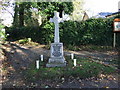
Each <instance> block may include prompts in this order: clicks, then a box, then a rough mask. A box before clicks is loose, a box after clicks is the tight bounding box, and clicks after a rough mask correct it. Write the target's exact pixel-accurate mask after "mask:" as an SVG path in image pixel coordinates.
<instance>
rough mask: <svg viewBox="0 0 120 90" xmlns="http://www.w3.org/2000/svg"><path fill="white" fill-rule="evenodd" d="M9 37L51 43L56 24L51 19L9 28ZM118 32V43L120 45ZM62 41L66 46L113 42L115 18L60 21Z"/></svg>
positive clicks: (109, 43) (110, 44) (108, 43)
mask: <svg viewBox="0 0 120 90" xmlns="http://www.w3.org/2000/svg"><path fill="white" fill-rule="evenodd" d="M7 33H9V34H10V35H9V37H8V39H10V38H11V39H14V40H18V39H22V38H31V39H32V41H35V42H38V43H41V44H50V43H52V42H53V40H54V24H53V23H50V22H49V21H47V22H45V23H43V24H42V25H41V26H39V27H11V28H8V30H7ZM118 38H119V33H117V45H120V40H119V39H118ZM60 41H61V42H63V43H64V44H65V46H69V45H72V46H80V45H88V44H90V45H106V46H112V43H113V19H101V18H99V19H89V20H86V21H81V22H77V21H65V22H64V23H60Z"/></svg>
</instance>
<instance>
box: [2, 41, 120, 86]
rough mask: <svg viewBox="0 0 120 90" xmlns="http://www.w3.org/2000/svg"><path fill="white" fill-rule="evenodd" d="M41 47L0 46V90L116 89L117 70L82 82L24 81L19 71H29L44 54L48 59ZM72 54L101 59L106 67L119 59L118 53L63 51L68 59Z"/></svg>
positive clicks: (46, 51)
mask: <svg viewBox="0 0 120 90" xmlns="http://www.w3.org/2000/svg"><path fill="white" fill-rule="evenodd" d="M43 47H44V45H37V46H36V45H20V44H17V43H15V42H10V43H7V44H4V45H2V46H1V49H2V51H0V52H1V53H0V63H1V65H0V71H1V77H0V85H1V86H2V88H14V87H16V88H29V87H36V88H49V87H53V88H118V87H119V86H120V85H118V84H119V79H118V77H119V75H118V72H119V70H116V73H114V74H111V75H108V76H105V75H101V76H100V78H92V79H91V78H90V79H85V80H81V79H79V78H72V77H71V78H70V79H69V80H64V81H62V82H60V83H54V82H50V81H46V82H44V83H43V82H40V81H36V82H35V83H32V82H26V80H25V79H24V77H23V75H22V71H23V70H25V69H26V68H28V66H29V64H30V63H32V62H33V60H37V59H39V58H40V55H41V54H43V55H44V56H45V58H46V57H49V56H50V53H49V52H50V51H49V50H46V49H45V48H43ZM71 53H74V54H75V55H76V56H80V57H85V58H93V59H96V60H102V61H104V63H105V64H109V63H107V62H108V61H109V60H112V59H119V57H118V52H117V51H115V50H113V51H106V52H98V51H93V52H92V51H91V52H90V51H78V52H76V51H65V52H64V54H65V55H67V56H70V54H71Z"/></svg>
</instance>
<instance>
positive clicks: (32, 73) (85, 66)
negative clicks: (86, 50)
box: [24, 57, 115, 81]
mask: <svg viewBox="0 0 120 90" xmlns="http://www.w3.org/2000/svg"><path fill="white" fill-rule="evenodd" d="M66 61H67V66H66V67H54V68H47V67H45V65H46V61H44V62H40V69H36V67H35V63H32V64H31V65H30V67H29V69H27V70H26V71H24V77H25V78H26V80H28V81H36V80H47V79H50V80H59V79H60V78H62V77H64V78H69V77H70V76H73V77H79V78H81V79H85V78H90V77H97V76H99V74H110V73H113V72H115V68H114V67H112V66H106V65H104V64H100V63H97V62H94V61H92V60H88V59H84V58H77V66H76V67H75V66H73V60H71V59H70V58H69V57H66Z"/></svg>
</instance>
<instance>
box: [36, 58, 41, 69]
mask: <svg viewBox="0 0 120 90" xmlns="http://www.w3.org/2000/svg"><path fill="white" fill-rule="evenodd" d="M36 68H37V69H39V68H40V67H39V60H37V61H36Z"/></svg>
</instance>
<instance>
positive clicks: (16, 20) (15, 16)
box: [13, 3, 18, 26]
mask: <svg viewBox="0 0 120 90" xmlns="http://www.w3.org/2000/svg"><path fill="white" fill-rule="evenodd" d="M14 12H15V13H14V17H13V26H18V5H17V3H15V9H14Z"/></svg>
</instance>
